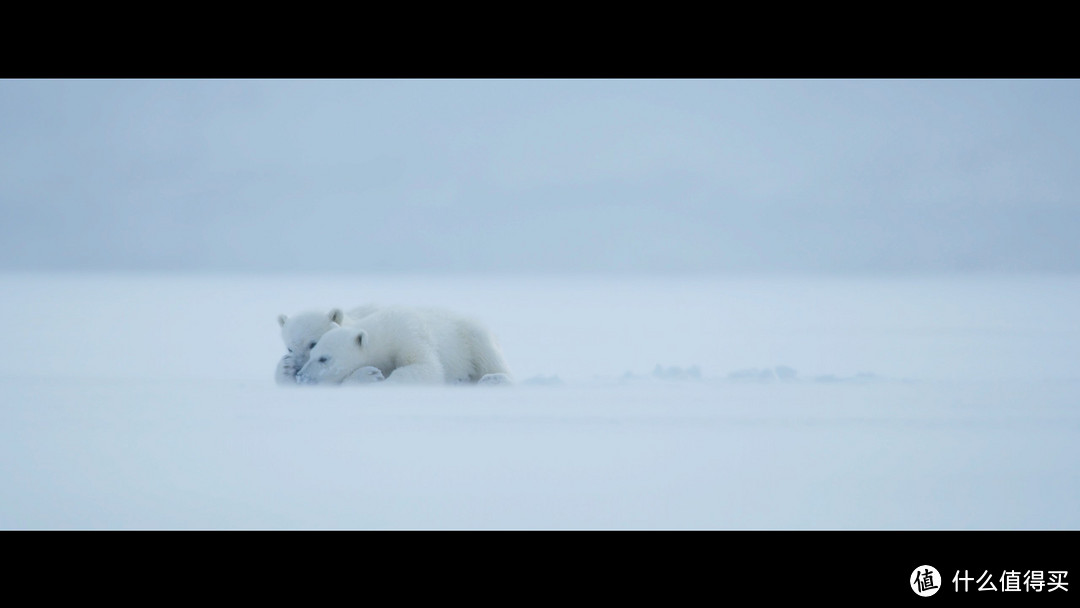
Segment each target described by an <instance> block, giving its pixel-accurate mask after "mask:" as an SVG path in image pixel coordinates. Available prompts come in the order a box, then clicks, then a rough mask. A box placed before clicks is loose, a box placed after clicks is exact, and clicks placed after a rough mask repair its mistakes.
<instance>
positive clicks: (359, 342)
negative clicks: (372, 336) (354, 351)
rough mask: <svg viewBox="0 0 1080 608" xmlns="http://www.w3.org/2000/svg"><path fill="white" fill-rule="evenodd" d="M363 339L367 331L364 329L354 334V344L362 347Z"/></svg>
mask: <svg viewBox="0 0 1080 608" xmlns="http://www.w3.org/2000/svg"><path fill="white" fill-rule="evenodd" d="M365 340H367V332H366V331H361V332H360V333H358V334H356V345H357V346H359V347H361V348H363V346H364V341H365Z"/></svg>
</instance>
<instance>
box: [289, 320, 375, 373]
mask: <svg viewBox="0 0 1080 608" xmlns="http://www.w3.org/2000/svg"><path fill="white" fill-rule="evenodd" d="M376 310H378V307H377V306H374V305H367V306H359V307H357V308H353V309H352V310H350V311H349V312H348V313H345V312H342V310H341V309H340V308H334V309H332V310H331V311H330V312H302V313H298V314H295V315H293V316H291V317H288V316H285V315H279V316H278V324H279V325H281V339H282V340H283V341H284V342H285V348H286V349H287V350H288V351H289V352H288V353H286V354H285V356H283V357H282V358H281V360H280V361H278V365H277V370H276V372H275V374H274V378H275V379H276V380H277V382H278V384H295V383H296V373H297V372H299V371H300V368H302V367H304V364H305V363H307V361H308V357H309V355H310V354H311V349H312V348H314V347H315V343H316V342H318V341H319V338H321V337H322V336H323V334H325V333H326V332H328V331H330V330H331V329H334V328H337V327H342V326H349V325H353V324H355V323H356V321H358V320H359V319H362V318H364V317H366V316H368V315H370V314H371V313H373V312H375V311H376Z"/></svg>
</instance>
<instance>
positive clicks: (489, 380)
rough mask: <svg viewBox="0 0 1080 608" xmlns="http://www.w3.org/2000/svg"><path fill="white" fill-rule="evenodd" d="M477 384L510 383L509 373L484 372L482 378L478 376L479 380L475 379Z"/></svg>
mask: <svg viewBox="0 0 1080 608" xmlns="http://www.w3.org/2000/svg"><path fill="white" fill-rule="evenodd" d="M477 384H492V385H498V384H510V375H509V374H484V376H483V377H482V378H480V380H479V381H477Z"/></svg>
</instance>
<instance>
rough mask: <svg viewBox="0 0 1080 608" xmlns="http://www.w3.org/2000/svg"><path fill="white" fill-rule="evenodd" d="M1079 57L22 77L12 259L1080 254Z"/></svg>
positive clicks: (853, 262)
mask: <svg viewBox="0 0 1080 608" xmlns="http://www.w3.org/2000/svg"><path fill="white" fill-rule="evenodd" d="M1078 196H1080V81H1075V80H1064V81H1042V80H1021V81H993V80H992V81H978V80H957V81H952V80H929V81H878V80H812V81H804V80H749V81H746V80H690V81H683V80H565V81H564V80H330V81H322V80H268V81H262V80H207V81H201V80H165V81H156V80H155V81H147V80H121V81H112V80H72V81H48V80H2V81H0V270H94V271H98V270H140V271H159V270H170V271H171V270H182V271H226V272H234V271H240V272H246V271H257V272H277V271H281V272H320V271H327V272H341V271H355V272H365V273H367V272H378V273H395V272H432V273H442V272H503V273H511V274H514V273H536V272H544V273H547V272H555V273H562V272H605V273H606V272H618V273H624V272H629V273H635V272H643V273H653V274H658V273H659V274H664V273H686V272H690V273H727V272H737V273H756V272H768V273H804V272H805V273H921V272H935V273H936V272H1015V271H1021V272H1028V271H1032V272H1043V271H1050V272H1062V271H1065V272H1076V271H1080V238H1078V237H1080V198H1078Z"/></svg>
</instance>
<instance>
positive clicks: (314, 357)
mask: <svg viewBox="0 0 1080 608" xmlns="http://www.w3.org/2000/svg"><path fill="white" fill-rule="evenodd" d="M365 367H374V368H378V370H380V371H381V372H382V373H383V375H384V376H385V377H386V382H388V383H391V384H398V383H403V384H444V383H446V384H459V383H477V382H479V381H480V380H481V379H484V378H485V376H489V375H490V376H492V377H491V378H487V379H484V383H485V384H489V383H490V384H500V383H503V382H507V381H509V379H510V372H509V369H508V368H507V366H506V362H505V361H504V360H503V355H502V350H501V349H500V348H499V345H498V344H497V343H496V341H495V339H494V337H493V336H492V335H491V333H489V332H488V331H487V330H486V329H485V328H483V327H482V326H481V325H479V324H478V323H476V322H475V321H472V320H469V319H465V318H462V317H460V316H458V315H455V314H453V313H450V312H447V311H442V310H432V309H411V308H403V307H394V308H385V309H381V310H378V311H376V312H374V313H372V314H370V315H368V316H366V317H365V318H363V319H360V320H358V321H357V323H356V324H355V325H352V326H345V327H338V328H335V329H331V330H330V331H328V332H327V333H326V334H324V335H323V336H322V338H321V339H320V340H319V341H318V343H317V344H316V345H315V348H314V349H313V350H312V351H311V358H310V359H309V360H308V362H307V363H306V364H305V365H304V366H303V368H302V369H301V370H300V372H299V373H298V374H297V377H296V378H297V381H298V382H301V383H309V384H339V383H342V382H346V381H352V380H351V377H352V376H353V374H355V373H356V372H357V371H358V370H360V369H361V368H365Z"/></svg>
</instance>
